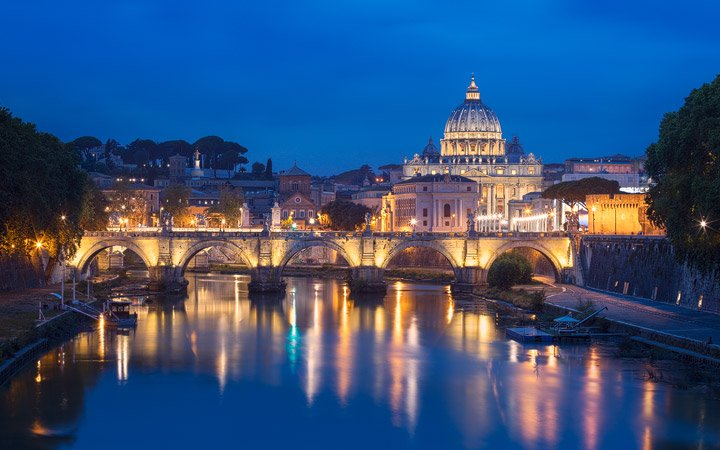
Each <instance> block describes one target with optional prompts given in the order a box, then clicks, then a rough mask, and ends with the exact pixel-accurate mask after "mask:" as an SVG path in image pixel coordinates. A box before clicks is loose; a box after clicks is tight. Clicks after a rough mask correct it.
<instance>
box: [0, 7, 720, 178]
mask: <svg viewBox="0 0 720 450" xmlns="http://www.w3.org/2000/svg"><path fill="white" fill-rule="evenodd" d="M3 10H4V11H3V14H1V15H0V30H2V33H3V45H2V46H0V61H2V63H0V105H2V106H5V107H8V108H10V110H11V111H12V112H13V113H14V114H15V115H16V116H19V117H22V118H23V119H25V120H28V121H30V122H34V123H36V124H37V125H38V127H39V128H40V129H41V130H44V131H48V132H51V133H53V134H55V135H57V136H58V137H60V138H61V139H64V140H71V139H74V138H75V137H77V136H81V135H94V136H97V137H99V138H100V139H102V140H105V139H108V138H115V139H117V140H119V141H120V142H121V143H129V142H130V141H132V140H133V139H135V138H136V137H141V138H148V139H154V140H156V141H162V140H167V139H186V140H188V141H190V142H192V141H194V140H196V139H197V138H199V137H202V136H205V135H219V136H222V137H223V138H225V139H228V140H234V141H237V142H239V143H241V144H243V145H245V146H246V147H248V148H249V150H250V151H249V153H248V155H247V156H248V158H249V159H250V160H251V161H255V160H259V161H262V162H264V161H265V160H266V159H267V158H268V157H272V158H273V162H274V167H275V168H276V169H283V168H286V167H288V166H289V165H291V164H292V162H293V161H294V160H297V162H298V164H299V165H300V166H301V167H303V168H305V169H306V170H308V171H311V172H313V173H317V174H331V173H335V172H339V171H341V170H345V169H349V168H354V167H357V166H358V165H360V164H362V163H368V164H371V165H373V166H377V165H381V164H386V163H393V162H395V163H398V162H402V159H403V157H404V156H412V154H413V153H415V152H419V151H421V150H422V148H423V146H424V145H425V143H426V141H427V138H428V136H430V135H432V136H433V138H435V139H436V140H439V139H440V138H441V137H442V130H443V127H444V124H445V120H446V119H447V117H448V115H449V114H450V112H451V110H452V109H453V108H455V107H456V106H457V105H458V104H460V103H461V102H462V100H463V98H464V92H465V88H466V87H467V84H468V82H469V77H470V73H471V72H474V73H475V74H476V78H477V83H478V86H479V88H480V93H481V96H482V98H483V100H484V101H485V103H486V104H488V105H489V106H490V107H491V108H492V109H493V110H495V112H496V113H497V115H498V117H499V119H500V122H501V125H502V128H503V134H504V136H505V138H506V139H508V140H509V139H510V138H511V137H512V136H513V135H515V134H516V135H518V136H519V137H520V139H521V141H522V142H523V144H524V146H525V149H526V151H531V152H534V153H535V154H536V155H539V156H541V157H543V159H544V160H545V161H546V162H551V161H562V160H563V159H564V158H566V157H571V156H593V155H605V154H613V153H625V154H630V155H638V154H641V153H643V152H644V150H645V148H646V147H647V145H648V144H650V143H651V142H653V141H654V140H655V139H656V137H657V130H658V125H659V121H660V119H661V118H662V116H663V114H664V113H665V112H667V111H671V110H676V109H677V108H679V107H680V106H681V105H682V102H683V99H684V98H685V97H686V96H687V95H688V94H689V92H690V91H691V90H692V89H693V88H695V87H698V86H700V85H701V84H703V83H705V82H709V81H711V80H712V79H713V78H714V77H715V76H716V75H717V74H718V73H720V26H718V25H717V24H718V22H719V21H720V2H713V1H693V0H690V1H685V2H682V3H678V2H663V1H645V0H639V1H620V0H605V1H597V2H595V1H576V2H573V1H545V2H543V1H499V0H498V1H495V2H484V1H478V0H476V1H467V2H463V1H459V2H447V1H445V2H437V1H423V0H420V1H398V2H389V1H372V0H365V1H317V2H298V1H288V2H285V1H275V2H239V1H204V2H189V1H169V2H153V1H118V2H97V1H92V2H90V1H71V2H57V1H52V2H49V1H34V0H27V1H23V2H7V4H5V5H4V6H3Z"/></svg>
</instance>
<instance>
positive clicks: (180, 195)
mask: <svg viewBox="0 0 720 450" xmlns="http://www.w3.org/2000/svg"><path fill="white" fill-rule="evenodd" d="M190 194H191V190H190V188H189V187H187V186H185V185H184V184H172V185H170V186H168V187H167V188H166V189H165V190H164V191H163V192H162V198H163V207H164V208H165V211H167V212H168V213H169V214H170V215H172V217H173V223H174V224H175V226H184V225H189V222H190V215H189V213H188V201H189V199H190Z"/></svg>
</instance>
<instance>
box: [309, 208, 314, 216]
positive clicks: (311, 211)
mask: <svg viewBox="0 0 720 450" xmlns="http://www.w3.org/2000/svg"><path fill="white" fill-rule="evenodd" d="M314 212H315V211H313V210H312V209H308V217H312V216H313V213H314Z"/></svg>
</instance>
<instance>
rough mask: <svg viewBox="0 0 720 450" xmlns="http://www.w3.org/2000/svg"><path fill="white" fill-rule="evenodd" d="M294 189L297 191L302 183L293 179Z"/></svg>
mask: <svg viewBox="0 0 720 450" xmlns="http://www.w3.org/2000/svg"><path fill="white" fill-rule="evenodd" d="M292 190H293V192H297V191H298V190H300V184H299V183H298V182H297V181H293V183H292Z"/></svg>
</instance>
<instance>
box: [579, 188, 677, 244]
mask: <svg viewBox="0 0 720 450" xmlns="http://www.w3.org/2000/svg"><path fill="white" fill-rule="evenodd" d="M585 203H586V205H587V209H588V231H589V232H590V233H593V234H646V235H658V234H659V235H662V234H665V232H664V231H663V230H662V229H660V228H657V227H656V226H654V225H653V224H652V223H650V219H648V216H647V210H648V205H647V203H646V202H645V194H624V193H623V194H615V195H612V194H611V195H607V194H604V195H588V196H587V199H586V202H585Z"/></svg>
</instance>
